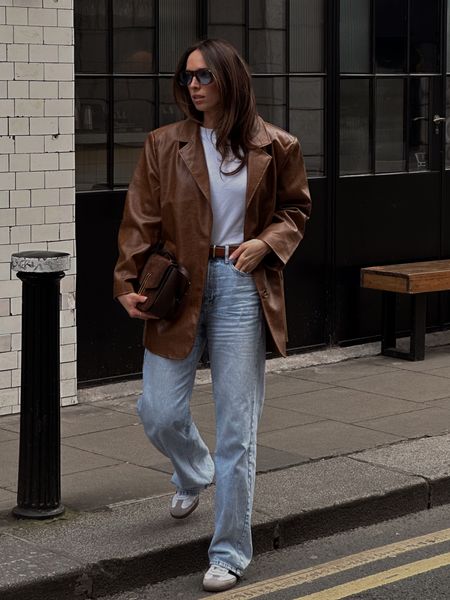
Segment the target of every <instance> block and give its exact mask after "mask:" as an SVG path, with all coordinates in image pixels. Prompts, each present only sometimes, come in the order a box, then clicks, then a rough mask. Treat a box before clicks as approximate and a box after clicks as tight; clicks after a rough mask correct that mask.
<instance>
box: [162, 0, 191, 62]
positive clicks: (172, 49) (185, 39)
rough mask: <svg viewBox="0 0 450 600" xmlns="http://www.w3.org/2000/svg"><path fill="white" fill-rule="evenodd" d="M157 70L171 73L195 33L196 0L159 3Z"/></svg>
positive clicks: (172, 0)
mask: <svg viewBox="0 0 450 600" xmlns="http://www.w3.org/2000/svg"><path fill="white" fill-rule="evenodd" d="M159 36H160V37H159V70H160V71H162V72H163V73H173V72H174V71H175V69H176V67H177V64H178V61H179V59H180V56H181V54H182V53H183V52H184V51H185V50H186V48H188V47H189V46H190V45H191V44H193V43H194V42H195V41H196V39H197V37H198V35H197V1H196V0H164V1H163V2H160V3H159Z"/></svg>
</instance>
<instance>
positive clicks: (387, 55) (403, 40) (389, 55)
mask: <svg viewBox="0 0 450 600" xmlns="http://www.w3.org/2000/svg"><path fill="white" fill-rule="evenodd" d="M407 25H408V2H407V0H376V2H375V62H376V68H377V71H379V72H380V71H381V72H382V73H401V72H405V71H406V47H407V35H408V29H407Z"/></svg>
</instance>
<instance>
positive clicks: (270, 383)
mask: <svg viewBox="0 0 450 600" xmlns="http://www.w3.org/2000/svg"><path fill="white" fill-rule="evenodd" d="M328 387H329V386H328V384H326V383H319V382H316V381H308V380H306V379H300V378H295V377H289V376H287V375H274V374H269V375H267V376H266V396H265V397H266V400H270V399H272V398H280V397H284V396H291V395H292V394H302V393H304V392H311V391H313V390H321V389H325V388H328Z"/></svg>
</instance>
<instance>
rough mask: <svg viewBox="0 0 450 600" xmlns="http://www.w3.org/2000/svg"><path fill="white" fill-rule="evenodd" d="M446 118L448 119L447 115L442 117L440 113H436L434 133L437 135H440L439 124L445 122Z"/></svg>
mask: <svg viewBox="0 0 450 600" xmlns="http://www.w3.org/2000/svg"><path fill="white" fill-rule="evenodd" d="M446 120H447V118H446V117H441V116H440V115H434V117H433V123H434V133H435V134H436V135H439V125H440V124H441V123H445V121H446Z"/></svg>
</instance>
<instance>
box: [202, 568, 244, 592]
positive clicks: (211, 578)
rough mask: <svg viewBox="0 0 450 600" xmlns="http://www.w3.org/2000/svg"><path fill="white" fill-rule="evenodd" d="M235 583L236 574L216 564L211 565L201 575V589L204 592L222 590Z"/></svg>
mask: <svg viewBox="0 0 450 600" xmlns="http://www.w3.org/2000/svg"><path fill="white" fill-rule="evenodd" d="M236 583H237V577H236V575H234V574H233V573H231V572H230V571H229V570H228V569H224V568H223V567H219V566H218V565H211V566H210V567H209V569H208V570H207V571H206V573H205V576H204V577H203V589H204V590H205V591H206V592H223V591H224V590H229V589H230V588H232V587H234V586H235V585H236Z"/></svg>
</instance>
